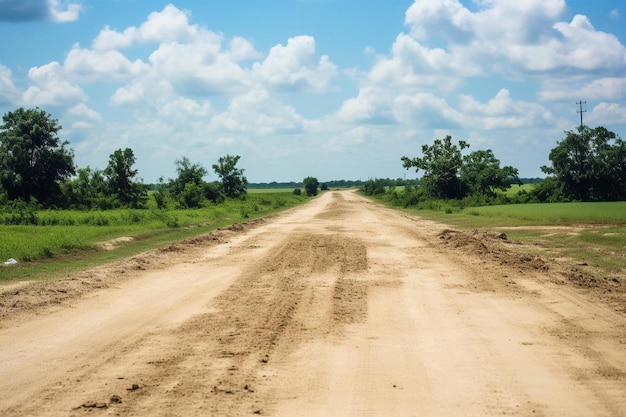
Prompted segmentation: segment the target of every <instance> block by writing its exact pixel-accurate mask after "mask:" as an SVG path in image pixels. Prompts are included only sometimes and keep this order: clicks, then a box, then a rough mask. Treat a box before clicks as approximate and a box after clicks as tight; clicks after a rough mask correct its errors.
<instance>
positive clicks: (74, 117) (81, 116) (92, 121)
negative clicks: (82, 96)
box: [64, 103, 102, 130]
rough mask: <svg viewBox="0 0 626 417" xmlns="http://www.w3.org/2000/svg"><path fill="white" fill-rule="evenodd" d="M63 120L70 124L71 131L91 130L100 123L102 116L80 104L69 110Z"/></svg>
mask: <svg viewBox="0 0 626 417" xmlns="http://www.w3.org/2000/svg"><path fill="white" fill-rule="evenodd" d="M64 119H65V120H68V121H69V122H70V128H71V129H76V130H78V129H92V128H94V127H95V126H96V125H97V124H98V123H100V122H101V121H102V116H101V115H100V114H99V113H98V112H97V111H95V110H93V109H91V108H89V107H88V106H87V105H86V104H84V103H81V104H77V105H76V106H73V107H71V108H69V109H68V110H67V112H66V113H65V117H64Z"/></svg>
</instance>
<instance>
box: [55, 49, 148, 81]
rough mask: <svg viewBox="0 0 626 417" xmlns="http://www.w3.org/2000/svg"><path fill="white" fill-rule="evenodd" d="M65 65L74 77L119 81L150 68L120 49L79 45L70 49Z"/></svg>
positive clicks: (66, 69) (86, 79)
mask: <svg viewBox="0 0 626 417" xmlns="http://www.w3.org/2000/svg"><path fill="white" fill-rule="evenodd" d="M63 66H64V69H65V71H66V72H67V73H68V74H69V75H70V76H71V77H72V78H74V79H79V80H82V81H119V80H125V79H128V78H130V77H135V76H138V75H140V74H141V73H143V72H146V71H147V70H148V65H147V64H146V63H144V62H142V61H141V60H139V59H136V60H135V61H130V60H129V59H128V58H126V57H125V56H124V55H123V54H121V53H120V52H119V51H115V50H92V49H84V48H81V47H80V46H79V45H74V47H73V48H72V49H71V50H70V52H69V53H68V54H67V56H66V58H65V62H64V63H63Z"/></svg>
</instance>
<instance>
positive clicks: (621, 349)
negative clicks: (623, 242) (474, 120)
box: [0, 191, 626, 416]
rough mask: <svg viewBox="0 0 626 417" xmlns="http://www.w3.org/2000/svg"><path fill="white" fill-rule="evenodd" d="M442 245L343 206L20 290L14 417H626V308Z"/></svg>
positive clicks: (5, 379)
mask: <svg viewBox="0 0 626 417" xmlns="http://www.w3.org/2000/svg"><path fill="white" fill-rule="evenodd" d="M442 232H443V227H442V226H441V225H438V224H435V223H431V222H426V221H422V220H420V219H418V218H416V217H410V216H408V215H405V214H401V213H399V212H395V211H393V210H390V209H386V208H383V207H381V206H378V205H376V204H373V203H371V202H369V201H367V200H365V199H363V198H361V197H359V196H358V195H356V194H355V193H354V192H351V191H345V192H344V191H342V192H329V193H326V194H324V195H323V196H321V197H320V198H318V199H315V200H314V201H312V202H311V203H309V204H307V205H305V206H303V207H299V208H297V209H294V210H291V211H288V212H286V213H283V214H281V215H278V216H276V217H274V218H272V219H269V220H267V221H264V222H260V223H259V224H256V225H254V226H252V227H247V228H245V229H244V230H240V231H238V230H229V231H223V232H222V233H218V234H215V235H212V237H208V238H205V239H198V240H196V241H193V242H188V243H187V244H181V245H173V246H172V247H170V248H166V249H165V250H161V251H155V252H151V253H148V254H145V255H142V256H140V257H136V258H133V259H132V260H129V261H127V262H126V263H124V264H122V265H117V266H114V267H109V268H105V269H100V270H98V271H96V272H93V273H91V275H89V274H87V275H83V276H80V277H73V278H70V279H68V280H65V281H61V282H57V283H52V284H47V285H44V286H39V287H37V288H33V287H30V288H22V289H20V290H12V291H11V293H10V294H9V293H6V292H5V294H4V295H3V296H2V297H1V298H0V306H1V307H2V310H1V311H0V313H1V315H0V415H2V416H83V415H90V416H117V415H120V416H244V415H270V416H495V415H515V416H624V415H626V314H624V312H619V311H615V306H614V305H611V304H608V303H604V302H601V301H598V299H597V298H595V296H593V294H590V293H588V292H586V291H583V290H580V289H576V288H575V287H574V286H572V285H568V284H567V282H565V281H564V279H563V278H562V277H560V276H557V274H556V272H554V271H553V270H552V269H547V270H546V265H543V264H541V263H540V264H537V263H536V262H534V261H533V259H532V258H529V257H527V256H518V258H517V259H519V262H514V260H515V259H516V258H515V256H513V257H512V258H510V259H508V260H507V261H506V262H502V259H500V261H497V260H495V259H489V258H486V257H480V256H475V255H472V254H471V253H467V251H463V250H460V249H459V247H460V246H461V244H460V243H459V242H460V241H457V242H456V243H455V239H456V237H455V236H457V235H456V234H455V233H451V232H445V233H442ZM458 236H461V235H458ZM458 236H457V237H458ZM465 237H466V238H467V236H465ZM485 239H488V237H485ZM492 240H494V242H487V243H485V242H483V241H478V244H479V246H480V245H482V246H480V247H485V248H487V244H492V243H493V245H505V243H498V242H495V240H497V239H495V238H494V239H492ZM505 246H506V245H505ZM511 246H513V245H511ZM494 247H495V246H494ZM513 250H518V249H516V248H513ZM502 253H504V252H502ZM502 253H499V254H498V256H497V257H502V256H503V255H502ZM535 261H536V260H535ZM93 282H97V283H99V284H98V285H97V286H99V287H101V288H93ZM85 286H86V287H89V290H81V289H80V288H82V287H85ZM68 294H69V295H68ZM72 294H73V295H72ZM66 295H67V296H66ZM45 297H51V298H52V301H50V302H47V303H46V302H44V301H45V300H44V298H45ZM33 300H34V301H33ZM48 301H49V300H48Z"/></svg>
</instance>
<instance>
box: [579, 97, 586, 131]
mask: <svg viewBox="0 0 626 417" xmlns="http://www.w3.org/2000/svg"><path fill="white" fill-rule="evenodd" d="M576 104H578V106H579V108H580V110H576V113H580V128H581V129H582V127H583V126H584V125H583V113H585V112H586V111H587V110H583V104H587V102H586V101H582V100H580V101H577V102H576Z"/></svg>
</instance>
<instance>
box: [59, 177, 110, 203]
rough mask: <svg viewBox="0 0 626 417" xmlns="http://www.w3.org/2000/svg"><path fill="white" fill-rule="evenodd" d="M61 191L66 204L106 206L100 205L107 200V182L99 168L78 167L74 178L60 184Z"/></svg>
mask: <svg viewBox="0 0 626 417" xmlns="http://www.w3.org/2000/svg"><path fill="white" fill-rule="evenodd" d="M61 192H62V194H63V196H64V197H65V203H66V206H71V207H75V208H91V207H99V208H107V207H103V205H102V201H103V200H107V197H106V194H107V184H106V180H105V178H104V174H103V172H102V171H101V170H99V169H91V168H90V167H86V168H79V169H78V170H77V171H76V177H75V178H73V179H69V180H67V181H65V182H63V183H62V184H61ZM105 206H106V205H105Z"/></svg>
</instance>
